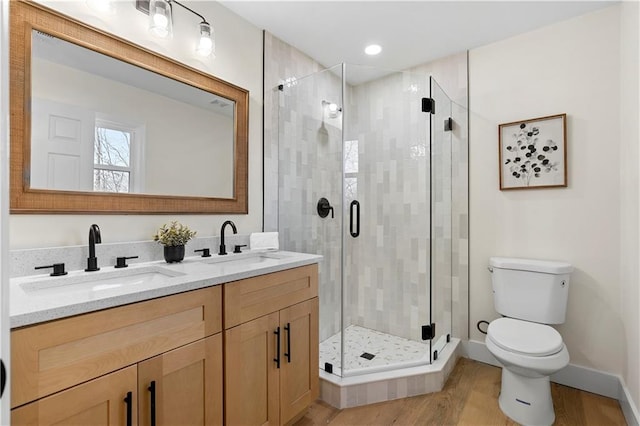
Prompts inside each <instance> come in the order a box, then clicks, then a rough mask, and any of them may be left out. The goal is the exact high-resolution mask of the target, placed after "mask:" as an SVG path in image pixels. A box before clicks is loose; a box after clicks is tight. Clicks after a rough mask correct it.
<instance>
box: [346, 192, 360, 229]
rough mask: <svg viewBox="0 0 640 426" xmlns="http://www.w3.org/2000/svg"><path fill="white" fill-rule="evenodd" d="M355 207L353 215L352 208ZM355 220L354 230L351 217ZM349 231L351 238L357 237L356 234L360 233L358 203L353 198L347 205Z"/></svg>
mask: <svg viewBox="0 0 640 426" xmlns="http://www.w3.org/2000/svg"><path fill="white" fill-rule="evenodd" d="M354 207H355V208H356V214H355V217H354V214H353V208H354ZM354 218H355V219H356V220H357V223H356V229H355V231H354V229H353V219H354ZM349 233H350V234H351V236H352V237H353V238H358V236H359V235H360V203H359V202H358V201H356V200H353V201H352V202H351V205H350V206H349Z"/></svg>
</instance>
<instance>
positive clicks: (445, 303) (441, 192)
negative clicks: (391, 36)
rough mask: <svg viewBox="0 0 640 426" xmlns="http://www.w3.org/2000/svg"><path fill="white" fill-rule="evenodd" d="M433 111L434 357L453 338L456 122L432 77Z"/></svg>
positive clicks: (432, 301)
mask: <svg viewBox="0 0 640 426" xmlns="http://www.w3.org/2000/svg"><path fill="white" fill-rule="evenodd" d="M429 80H430V81H429V85H430V97H431V99H432V100H433V104H434V107H435V108H434V111H433V113H432V114H431V115H430V120H431V132H430V144H431V235H432V238H431V307H432V308H431V315H432V319H431V322H432V324H435V328H434V329H435V331H434V332H433V335H434V337H433V339H432V347H431V359H432V361H435V360H436V359H437V358H438V354H439V353H441V352H442V349H443V348H444V346H445V345H446V344H447V342H449V340H450V337H451V318H452V311H451V309H452V303H451V288H452V286H451V280H452V272H451V261H452V259H451V195H452V187H451V183H452V182H451V167H452V162H451V158H452V157H451V148H452V133H453V130H454V128H455V124H454V123H453V122H452V119H451V109H452V108H451V107H452V105H451V100H450V99H449V97H448V96H447V94H446V93H445V92H444V90H442V88H441V87H440V85H438V83H437V82H436V80H435V79H434V78H433V77H431V78H430V79H429Z"/></svg>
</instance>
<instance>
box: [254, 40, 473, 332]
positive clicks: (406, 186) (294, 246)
mask: <svg viewBox="0 0 640 426" xmlns="http://www.w3.org/2000/svg"><path fill="white" fill-rule="evenodd" d="M322 68H323V67H322V66H320V65H319V64H318V63H317V62H315V61H314V60H313V59H311V58H309V57H308V56H306V55H304V54H303V53H301V52H300V51H298V50H296V49H295V48H293V47H292V46H289V45H287V44H286V43H284V42H282V41H280V40H279V39H277V38H276V37H274V36H272V35H271V34H269V33H265V85H264V87H265V102H264V105H265V140H264V144H265V146H264V170H265V183H264V184H265V218H264V226H265V230H266V231H269V230H279V231H280V233H281V241H280V243H281V247H282V248H285V249H290V250H299V251H305V252H313V253H319V254H322V255H324V256H325V259H324V261H323V262H322V264H321V265H320V305H321V306H320V318H321V325H320V338H321V340H322V339H325V338H327V337H329V336H330V335H332V334H334V333H336V332H337V331H339V326H340V279H341V277H340V265H341V262H342V259H341V249H340V248H341V243H342V242H341V235H340V232H339V229H340V227H341V226H342V227H343V228H344V229H345V230H346V231H347V235H348V226H349V225H348V222H345V223H344V224H342V223H341V222H340V218H339V217H340V215H339V214H337V216H336V217H335V218H334V219H329V218H327V219H320V218H319V217H318V215H317V213H316V212H315V206H316V202H317V198H319V197H320V196H324V197H326V198H328V199H329V200H330V201H331V203H332V205H333V206H334V208H335V211H336V213H339V212H340V211H341V210H340V209H342V208H345V209H347V208H348V204H346V205H345V206H343V205H342V202H341V190H342V187H341V183H340V182H337V181H336V179H341V161H340V158H339V156H340V154H339V152H340V151H341V149H340V146H339V145H336V144H340V143H341V137H342V135H341V130H340V125H339V123H338V121H335V122H332V121H331V120H330V119H327V118H326V117H324V116H323V115H322V114H323V111H322V108H321V105H317V104H318V103H319V100H322V99H324V97H326V98H327V99H326V100H329V101H334V102H339V101H335V99H339V95H340V91H339V89H340V83H339V73H334V74H331V73H330V72H327V73H323V74H326V75H325V76H324V77H319V76H314V77H311V79H309V80H308V81H305V80H306V79H304V78H303V77H304V76H306V75H309V74H312V73H315V72H317V71H319V70H321V69H322ZM410 71H411V72H412V74H413V75H421V76H422V77H423V78H425V79H426V78H427V77H428V75H429V74H431V75H433V76H434V77H435V78H436V79H437V80H438V82H439V83H440V84H441V85H442V87H443V88H444V90H445V91H446V92H447V94H448V95H449V96H450V97H451V98H452V99H453V101H454V104H453V112H452V116H453V120H454V123H455V124H454V128H453V135H452V136H453V137H452V144H453V145H452V147H451V152H452V157H453V161H452V163H453V164H452V170H451V171H452V173H451V179H452V184H451V190H452V193H451V194H450V195H448V196H451V199H452V202H451V215H449V218H450V220H451V223H450V227H451V231H450V232H451V236H452V237H451V240H450V241H449V245H450V246H451V251H450V252H448V253H446V254H442V255H441V256H444V257H443V258H442V259H439V260H436V262H441V263H442V264H443V265H444V264H446V262H449V259H448V257H449V256H451V258H450V261H451V267H450V276H451V278H450V280H451V284H452V288H451V291H446V292H443V293H440V294H437V295H436V297H437V298H438V300H437V303H436V304H435V308H436V309H440V310H441V312H440V313H438V315H439V317H442V316H444V317H446V316H447V314H446V311H449V310H451V309H452V310H453V319H452V325H451V326H452V333H453V335H454V336H456V337H460V338H463V339H465V338H467V336H468V318H467V311H468V272H467V271H468V251H467V247H468V229H467V223H468V181H467V169H468V159H467V152H468V145H467V134H468V132H467V105H468V102H467V58H466V53H462V54H459V55H455V56H452V57H448V58H445V59H442V60H438V61H435V62H432V63H429V64H425V65H422V66H419V67H416V68H414V69H411V70H410ZM401 75H402V74H396V78H400V79H401V80H400V81H401V83H403V84H406V83H407V81H404V82H402V78H404V79H406V78H407V77H406V74H405V76H404V77H398V76H401ZM278 84H284V85H285V90H284V91H282V92H280V91H278V90H277V86H278ZM411 84H413V83H411ZM416 84H418V83H416ZM419 84H422V83H419ZM370 85H371V86H372V88H369V89H367V91H366V93H368V95H367V96H373V95H372V93H373V92H371V90H374V91H375V90H381V91H383V92H384V91H388V90H389V87H387V86H388V84H387V83H385V82H383V80H381V81H378V82H374V83H370ZM374 86H375V87H377V89H375V88H373V87H374ZM287 89H292V90H289V91H288V90H287ZM359 89H360V88H358V87H356V88H347V94H348V95H347V101H348V102H350V105H349V106H350V109H349V110H350V111H352V113H353V114H354V117H349V118H347V120H350V119H354V121H353V123H352V124H350V123H351V122H350V121H347V126H351V127H348V128H347V129H346V130H347V134H346V135H345V136H346V138H347V139H349V138H350V137H351V136H356V134H354V133H353V132H356V130H355V127H353V126H355V125H356V123H357V122H358V121H363V122H364V121H367V120H372V119H374V118H375V117H376V116H377V115H380V113H381V112H383V111H384V112H387V113H389V114H391V115H390V117H393V116H394V114H395V115H396V116H399V115H397V114H401V112H399V111H395V112H391V111H385V108H387V109H389V108H392V107H391V106H390V105H378V106H377V107H373V106H372V105H371V104H369V105H368V106H367V101H366V100H365V99H358V90H359ZM362 89H364V88H362ZM294 91H297V92H298V94H300V95H301V97H300V98H299V99H298V100H297V101H294V100H293V99H288V98H293V97H292V96H288V95H290V94H293V93H294ZM396 92H397V91H396ZM362 93H364V92H362ZM401 93H402V92H401V91H400V93H398V96H403V95H402V94H401ZM334 94H335V96H334ZM361 96H364V95H361ZM385 96H386V95H385ZM287 102H298V104H297V105H295V112H294V113H289V115H288V116H283V117H281V120H280V123H279V120H278V108H279V105H281V104H282V105H286V103H287ZM300 103H301V104H300ZM356 105H359V107H358V108H370V110H369V112H367V111H359V112H358V116H359V118H360V120H357V119H356V117H355V111H358V109H357V108H355V106H356ZM289 106H294V105H292V104H289ZM407 107H410V103H409V105H408V106H407ZM376 108H377V109H376ZM393 108H395V107H393ZM393 108H392V109H393ZM414 111H416V112H414ZM418 113H419V112H418V111H417V110H415V109H412V110H411V111H407V112H406V115H408V116H411V114H418ZM420 114H421V113H420ZM303 117H306V118H303ZM364 117H368V118H367V119H364ZM399 117H400V118H398V119H397V122H395V123H394V124H393V125H397V126H405V125H406V123H404V122H403V120H404V118H403V116H399ZM392 121H395V120H392ZM279 132H280V136H284V135H287V137H288V139H286V140H287V141H288V142H287V143H288V144H289V146H287V147H281V150H280V159H281V161H278V136H279ZM349 132H351V134H349ZM356 133H357V135H358V136H357V137H358V138H362V140H363V141H364V140H365V138H366V137H369V138H372V137H374V135H368V136H367V135H366V129H358V130H357V132H356ZM418 133H419V132H418ZM291 136H293V138H291ZM283 140H285V139H283ZM361 143H362V142H359V149H360V150H361V152H360V155H368V154H367V153H370V154H371V155H378V156H380V155H383V156H385V155H386V156H387V158H386V159H387V160H388V159H389V158H388V155H393V156H396V157H397V158H396V160H395V161H396V162H395V166H392V167H393V170H391V169H389V170H387V171H385V170H374V169H375V167H376V166H374V165H370V166H363V167H364V168H363V170H362V172H360V171H359V173H358V179H360V180H361V182H359V183H358V187H359V189H360V188H364V187H367V189H366V191H368V192H369V193H370V194H373V192H375V191H378V190H382V191H384V190H385V189H386V190H387V191H389V194H391V193H392V192H393V193H394V194H395V195H393V196H392V197H396V198H395V199H394V201H400V200H403V199H405V198H406V197H410V195H409V194H411V193H412V191H415V192H414V193H422V194H424V195H423V196H424V197H425V198H420V199H416V200H414V201H415V202H413V203H411V204H409V207H408V208H405V207H402V208H400V206H401V204H397V205H395V204H394V203H393V202H391V200H390V199H386V198H385V200H386V201H382V200H381V199H378V200H377V201H376V202H375V203H373V204H370V205H367V207H366V209H367V210H370V211H373V209H374V208H375V212H376V213H375V214H376V216H377V215H379V214H381V215H382V222H381V223H380V224H378V225H371V226H373V227H374V228H376V230H375V233H374V234H373V236H371V237H367V238H374V239H375V238H378V239H380V238H381V237H382V241H383V243H384V236H385V232H386V233H387V235H386V236H387V237H391V233H393V234H394V235H393V238H392V239H391V240H387V244H386V246H385V248H387V249H388V250H389V251H388V253H389V256H388V257H387V261H388V262H390V264H389V265H386V264H383V263H382V264H377V263H378V261H377V260H376V261H375V262H372V261H371V259H370V258H369V259H368V260H367V262H368V264H369V265H372V264H376V267H375V268H374V269H371V268H369V272H366V271H358V272H357V273H356V272H355V269H353V267H352V265H356V264H358V262H357V259H356V257H366V256H367V255H366V249H367V248H370V249H372V250H373V249H374V246H372V245H369V244H367V243H365V241H364V240H365V238H361V239H359V240H357V241H349V240H348V239H349V237H347V240H346V243H347V244H352V243H354V244H356V245H360V246H361V247H360V248H359V249H358V248H356V249H355V250H354V251H353V253H354V256H355V257H351V258H349V257H347V259H346V260H345V265H351V267H349V266H348V267H347V268H346V270H345V274H346V275H347V276H348V277H349V278H348V279H347V283H346V291H347V300H345V303H347V304H348V306H350V308H349V309H347V312H346V317H345V323H346V325H349V324H351V323H352V322H353V323H356V324H364V322H365V320H364V319H365V318H369V319H370V320H369V321H373V323H366V324H365V326H369V327H372V328H376V329H382V330H383V331H384V330H385V327H384V325H385V324H387V325H388V327H387V329H388V330H389V331H391V332H392V333H394V334H398V335H401V336H407V335H411V336H408V337H409V338H415V327H416V326H418V325H420V324H423V323H424V320H423V318H422V317H423V315H426V314H425V313H424V312H423V311H421V309H423V306H428V303H427V299H425V298H428V289H427V290H426V291H425V289H424V288H422V286H421V285H418V282H419V281H420V280H422V279H423V278H422V277H421V276H420V275H425V274H426V276H427V277H428V273H429V271H428V246H429V242H428V240H426V239H424V241H423V242H422V243H419V244H418V246H416V245H415V244H414V243H413V242H410V241H411V238H410V234H409V232H408V231H409V230H410V229H411V227H410V226H409V227H406V229H405V228H403V227H402V225H403V223H400V221H402V220H403V218H404V217H405V216H407V215H408V217H413V216H415V215H417V216H420V217H422V218H424V221H423V222H421V221H419V220H418V221H410V223H417V224H418V225H416V226H419V227H420V226H424V223H428V215H429V205H428V196H429V193H428V180H427V179H428V176H426V177H425V176H422V175H420V173H421V172H420V171H419V170H418V169H412V167H411V164H415V163H416V161H415V158H414V159H413V161H414V163H411V161H408V162H407V163H403V161H399V158H400V157H405V156H407V157H408V158H410V156H411V154H410V152H411V149H409V153H408V154H407V147H406V146H404V147H403V146H401V143H400V141H398V140H396V141H391V139H387V142H385V143H386V145H383V147H382V151H380V152H376V151H375V150H368V149H367V148H364V146H365V145H361ZM414 143H415V145H416V148H414V149H413V152H414V153H415V152H418V153H419V152H420V149H421V148H419V147H418V146H419V145H420V143H421V141H420V140H419V138H416V139H415V140H414V141H412V142H411V144H412V145H413V144H414ZM394 144H395V145H394ZM403 150H404V151H405V152H404V153H403ZM394 152H395V153H394ZM364 159H365V157H362V161H361V164H363V163H364V162H365V161H364ZM418 161H419V160H418ZM279 163H280V164H279ZM318 163H320V164H321V167H319V168H318V170H317V171H316V172H313V171H312V170H310V169H311V167H309V165H310V164H314V165H317V164H318ZM329 163H332V165H329ZM367 163H369V162H367ZM389 164H391V163H389ZM279 167H280V168H281V170H280V171H281V172H282V173H280V174H281V176H283V178H282V179H280V180H278V171H279ZM366 167H373V169H370V170H369V171H368V172H367V171H366ZM390 167H391V166H390ZM333 169H335V170H333ZM313 173H316V174H315V175H314V174H313ZM422 173H427V174H428V168H424V169H423V171H422ZM392 174H393V175H394V177H395V181H393V180H392V179H391V177H392ZM367 175H369V176H370V179H376V181H375V183H374V182H373V181H371V182H369V183H365V181H366V179H368V178H367V177H366V176H367ZM294 176H295V177H294ZM380 176H381V178H380ZM385 178H386V181H385ZM379 179H381V182H380V183H379V182H378V180H379ZM385 185H386V188H385ZM421 185H424V186H425V187H424V188H420V186H421ZM358 196H359V197H364V196H365V194H364V193H362V194H360V193H359V194H358ZM385 196H386V194H385ZM443 196H447V195H446V194H445V195H443ZM278 197H281V204H280V205H281V206H282V208H283V209H285V211H280V212H279V209H278ZM367 198H370V197H367ZM360 201H361V202H362V203H363V205H362V206H361V208H362V211H363V213H364V210H365V203H366V201H365V200H364V199H360ZM374 204H375V206H374ZM390 210H394V211H395V213H396V216H395V217H392V216H387V217H386V218H385V217H384V214H385V213H389V211H390ZM345 217H347V216H345ZM371 217H373V216H371ZM279 220H280V223H279ZM385 220H386V222H385ZM392 220H393V221H394V222H395V223H394V224H392V223H391V221H392ZM443 220H447V219H446V218H443ZM385 223H386V224H387V225H389V227H388V228H387V231H385V228H384V225H385ZM442 223H443V226H446V223H444V222H442ZM392 225H393V226H392ZM362 226H363V228H362V234H361V235H363V236H364V233H365V231H364V226H365V224H364V221H363V224H362ZM394 226H395V228H394ZM305 227H306V228H305ZM302 229H306V231H305V232H304V233H303V232H302ZM405 231H407V232H405ZM414 231H415V230H414ZM367 234H368V235H371V234H369V233H368V232H367ZM376 235H377V237H374V236H376ZM371 241H373V240H371ZM389 241H392V243H389ZM405 242H406V244H405ZM376 244H377V242H376ZM420 244H422V246H420ZM383 245H384V244H383ZM445 245H446V242H445ZM362 246H366V247H362ZM347 247H348V246H347ZM389 268H391V269H389ZM392 270H393V271H394V272H399V273H400V276H403V277H405V278H403V279H400V280H399V279H397V278H395V279H393V280H386V279H384V275H385V274H388V272H387V271H392ZM397 275H398V274H396V273H394V276H397ZM380 287H382V288H380ZM400 305H402V306H400ZM409 306H411V308H407V307H409ZM427 309H428V308H427ZM400 311H402V312H400ZM440 315H442V316H440ZM409 323H410V324H411V325H412V329H413V330H414V331H411V329H410V328H407V324H409ZM445 327H446V326H445Z"/></svg>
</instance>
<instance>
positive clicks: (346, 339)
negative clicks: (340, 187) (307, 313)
mask: <svg viewBox="0 0 640 426" xmlns="http://www.w3.org/2000/svg"><path fill="white" fill-rule="evenodd" d="M370 72H371V68H370V67H364V66H357V65H350V64H349V65H346V81H347V85H346V88H345V101H346V102H345V107H344V122H343V123H344V124H343V125H344V127H343V128H344V136H345V141H344V155H345V167H344V169H345V170H344V172H345V176H344V185H345V191H344V195H345V199H344V206H345V220H344V222H345V223H344V232H343V235H344V254H343V255H344V260H345V262H344V284H343V288H344V292H343V299H344V303H343V306H344V312H343V319H344V321H343V332H342V336H341V338H342V339H343V348H344V350H343V359H342V361H341V365H342V366H344V368H343V369H342V371H343V376H349V375H355V374H362V373H366V372H374V371H380V370H385V369H388V368H389V366H390V365H393V366H394V367H396V368H397V367H401V366H413V365H420V364H428V363H429V361H430V360H429V353H430V346H429V341H423V340H422V338H421V337H422V326H423V325H426V324H429V321H430V304H429V252H430V248H429V232H430V228H429V225H430V224H429V214H428V212H429V194H430V191H429V186H430V175H429V114H428V113H425V112H423V111H422V98H423V97H428V96H429V77H428V75H426V74H412V73H409V72H394V73H390V74H386V75H384V76H383V77H379V78H376V79H374V80H366V81H364V82H361V83H359V82H360V81H362V80H365V77H364V76H366V75H367V73H370ZM350 82H353V83H350Z"/></svg>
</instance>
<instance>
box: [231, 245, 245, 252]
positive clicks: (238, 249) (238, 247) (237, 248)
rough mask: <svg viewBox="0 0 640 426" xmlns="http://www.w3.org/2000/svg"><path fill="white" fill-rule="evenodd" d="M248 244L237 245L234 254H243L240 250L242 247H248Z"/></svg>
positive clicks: (234, 247)
mask: <svg viewBox="0 0 640 426" xmlns="http://www.w3.org/2000/svg"><path fill="white" fill-rule="evenodd" d="M246 246H247V245H246V244H241V245H236V246H233V252H234V253H242V250H240V249H241V248H242V247H246Z"/></svg>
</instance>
